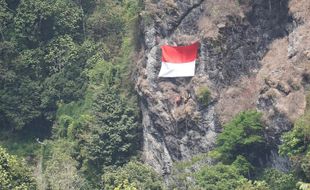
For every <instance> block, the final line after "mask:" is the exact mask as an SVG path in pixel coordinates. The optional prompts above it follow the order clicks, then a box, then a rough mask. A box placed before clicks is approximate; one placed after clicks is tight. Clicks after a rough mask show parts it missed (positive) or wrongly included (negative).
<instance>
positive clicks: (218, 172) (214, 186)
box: [196, 163, 246, 190]
mask: <svg viewBox="0 0 310 190" xmlns="http://www.w3.org/2000/svg"><path fill="white" fill-rule="evenodd" d="M196 179H197V183H198V184H199V185H200V186H201V187H203V188H204V189H205V190H230V189H236V188H237V187H238V186H241V185H242V184H243V183H244V182H245V181H246V179H245V178H244V177H243V176H242V175H240V174H239V172H238V170H237V168H235V167H234V166H230V165H224V164H221V163H219V164H217V165H215V166H206V167H204V168H202V169H201V170H200V171H199V172H198V173H197V175H196Z"/></svg>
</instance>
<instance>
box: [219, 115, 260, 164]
mask: <svg viewBox="0 0 310 190" xmlns="http://www.w3.org/2000/svg"><path fill="white" fill-rule="evenodd" d="M265 151H266V140H265V138H264V127H263V124H262V121H261V113H259V112H256V111H247V112H242V113H240V114H238V115H237V116H236V117H235V118H234V119H233V120H232V121H230V122H229V123H227V124H226V125H224V130H223V132H222V133H221V134H219V136H218V138H217V148H216V150H215V152H217V153H218V157H219V159H220V160H222V161H224V162H227V163H231V162H233V161H234V160H235V159H236V157H237V156H238V155H242V156H244V157H245V158H246V159H247V160H249V161H250V163H252V164H255V163H257V162H255V160H257V159H258V158H260V157H262V155H263V154H264V152H265Z"/></svg>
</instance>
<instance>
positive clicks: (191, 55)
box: [161, 42, 199, 63]
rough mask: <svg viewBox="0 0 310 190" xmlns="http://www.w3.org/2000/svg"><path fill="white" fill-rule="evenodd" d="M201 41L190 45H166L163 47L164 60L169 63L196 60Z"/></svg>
mask: <svg viewBox="0 0 310 190" xmlns="http://www.w3.org/2000/svg"><path fill="white" fill-rule="evenodd" d="M198 48H199V43H198V42H196V43H194V44H192V45H189V46H168V45H164V46H162V47H161V49H162V61H163V62H169V63H188V62H192V61H195V60H196V58H197V51H198Z"/></svg>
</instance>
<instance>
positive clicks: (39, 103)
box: [0, 0, 156, 189]
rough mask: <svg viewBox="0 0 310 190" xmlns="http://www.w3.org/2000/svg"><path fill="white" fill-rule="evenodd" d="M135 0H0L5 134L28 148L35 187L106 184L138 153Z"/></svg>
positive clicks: (5, 141) (10, 142)
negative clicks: (110, 171)
mask: <svg viewBox="0 0 310 190" xmlns="http://www.w3.org/2000/svg"><path fill="white" fill-rule="evenodd" d="M139 3H140V2H139V1H136V0H120V1H114V0H105V1H96V0H87V1H84V0H13V1H11V0H10V1H8V0H0V19H1V28H0V29H1V30H0V35H1V36H0V37H1V38H0V52H1V53H0V54H1V57H0V85H1V88H0V125H1V135H0V136H1V144H2V146H4V147H6V148H7V149H8V151H9V152H10V153H13V154H16V155H18V156H19V157H26V158H27V161H28V165H30V166H32V167H33V171H34V178H35V179H36V182H37V183H36V184H37V188H38V189H101V188H102V187H103V186H106V184H105V183H103V180H102V178H101V175H107V174H106V172H107V171H108V168H110V167H121V166H122V165H123V164H125V163H127V162H128V161H129V160H130V159H131V157H132V156H135V155H137V154H138V150H139V149H140V145H141V139H140V138H141V127H140V124H139V123H140V122H139V121H140V118H139V115H140V113H139V110H138V108H137V101H136V98H135V95H134V94H133V93H132V91H131V90H130V89H128V87H130V86H131V84H130V82H129V81H130V80H128V79H129V76H130V69H128V68H131V67H132V66H131V64H132V63H131V61H132V56H133V53H134V50H135V39H134V38H135V34H136V31H135V30H136V28H134V26H135V23H136V22H137V19H138V17H137V15H138V13H139V11H140V8H141V5H140V4H139ZM125 86H126V87H125ZM1 150H2V149H1ZM12 158H14V159H15V157H12ZM10 159H11V158H10ZM14 162H17V161H14ZM136 164H137V165H139V163H136ZM1 166H2V165H1ZM12 167H13V166H12ZM14 167H15V166H14ZM16 167H17V166H16ZM141 167H144V166H141ZM134 169H135V168H134ZM145 170H147V171H149V172H151V173H152V171H151V170H150V169H145ZM137 171H140V170H139V168H137ZM10 175H11V174H10ZM12 175H20V173H17V174H12ZM25 175H26V173H25ZM146 175H148V174H147V172H146ZM150 175H153V176H154V175H155V174H153V173H152V174H150ZM27 176H30V175H27ZM15 178H16V177H15V176H14V179H15ZM152 178H153V179H155V177H152ZM10 179H11V178H10ZM146 179H147V178H146ZM22 180H23V178H22V176H21V183H22V182H23V181H22ZM123 180H124V182H125V181H126V180H127V181H128V182H130V183H133V182H135V184H136V185H141V184H142V182H140V183H139V184H138V183H136V181H133V182H131V178H130V179H125V178H124V179H123ZM4 183H9V182H5V181H4V182H3V184H1V185H2V186H1V187H0V189H3V188H4V189H5V187H6V186H4V185H6V184H4ZM25 183H26V182H25ZM11 185H15V184H11ZM18 185H20V184H16V187H18ZM118 185H120V184H115V186H113V185H110V186H109V187H111V188H110V189H113V188H116V187H117V186H118ZM128 186H129V187H130V184H128ZM154 186H155V187H156V185H154ZM18 188H19V187H18ZM23 188H24V187H21V189H23ZM33 188H34V186H33Z"/></svg>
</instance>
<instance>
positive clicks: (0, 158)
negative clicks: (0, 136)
mask: <svg viewBox="0 0 310 190" xmlns="http://www.w3.org/2000/svg"><path fill="white" fill-rule="evenodd" d="M0 189H13V190H28V189H35V183H34V180H33V179H32V177H31V174H30V171H29V170H28V169H27V168H26V166H25V163H24V162H23V161H21V160H18V159H17V158H16V157H15V156H12V155H9V154H8V153H7V152H6V150H5V149H3V148H2V147H0Z"/></svg>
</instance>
